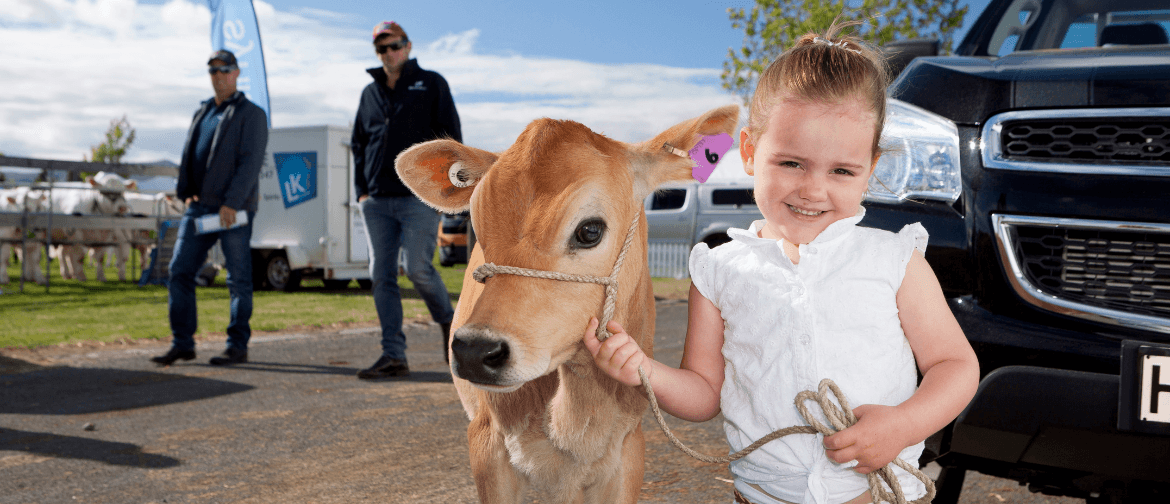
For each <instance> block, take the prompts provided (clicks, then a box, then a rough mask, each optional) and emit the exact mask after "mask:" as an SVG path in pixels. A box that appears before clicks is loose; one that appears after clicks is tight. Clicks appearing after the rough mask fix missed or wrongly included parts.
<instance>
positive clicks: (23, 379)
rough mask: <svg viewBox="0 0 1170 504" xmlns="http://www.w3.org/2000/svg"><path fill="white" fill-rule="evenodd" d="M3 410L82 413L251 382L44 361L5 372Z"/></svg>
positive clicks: (225, 390) (238, 388)
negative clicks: (33, 368) (46, 363)
mask: <svg viewBox="0 0 1170 504" xmlns="http://www.w3.org/2000/svg"><path fill="white" fill-rule="evenodd" d="M0 383H2V384H3V387H0V413H12V414H22V415H81V414H86V413H99V412H104V411H114V410H125V409H134V408H145V407H148V406H158V405H161V404H174V403H181V402H187V401H195V400H199V399H206V398H209V397H216V396H222V395H227V394H235V393H238V392H243V391H246V390H251V389H252V388H253V387H252V386H251V385H244V384H241V383H233V382H228V381H222V380H213V379H209V378H198V377H189V376H183V375H179V374H169V373H155V372H150V371H132V370H125V369H107V368H75V367H45V368H41V369H39V370H36V371H29V372H25V373H22V374H17V375H7V376H3V377H0Z"/></svg>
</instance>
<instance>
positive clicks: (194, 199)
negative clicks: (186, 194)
mask: <svg viewBox="0 0 1170 504" xmlns="http://www.w3.org/2000/svg"><path fill="white" fill-rule="evenodd" d="M192 201H199V196H191V197H190V198H187V199H185V200H183V203H186V204H187V206H191V202H192Z"/></svg>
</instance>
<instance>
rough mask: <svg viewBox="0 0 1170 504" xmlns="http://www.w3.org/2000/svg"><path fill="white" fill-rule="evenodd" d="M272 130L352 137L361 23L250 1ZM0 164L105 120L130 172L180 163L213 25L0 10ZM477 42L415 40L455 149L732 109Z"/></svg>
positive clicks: (666, 122) (38, 1) (162, 15)
mask: <svg viewBox="0 0 1170 504" xmlns="http://www.w3.org/2000/svg"><path fill="white" fill-rule="evenodd" d="M255 5H256V10H257V18H258V19H259V21H260V30H261V33H262V36H263V42H264V54H265V61H266V66H267V69H268V89H269V95H270V96H271V104H272V123H273V125H274V126H275V127H285V126H305V125H316V124H340V125H347V124H349V123H350V121H352V119H353V115H354V113H355V111H356V109H357V102H358V97H359V96H360V94H361V90H362V88H363V87H365V86H366V85H367V84H368V83H369V82H370V78H369V76H368V75H367V74H366V73H365V69H366V68H368V67H372V66H376V65H377V64H378V60H377V59H376V58H375V56H374V53H373V50H372V49H371V46H370V44H369V42H368V39H367V37H368V35H367V34H366V28H365V25H366V23H365V22H364V21H363V20H362V19H360V18H358V17H356V16H350V15H347V14H341V13H335V12H329V11H324V10H320V9H301V10H298V11H281V10H277V9H275V8H274V7H273V6H272V5H271V4H269V3H267V2H264V1H262V0H257V1H256V2H255ZM0 27H3V29H2V30H0V46H2V47H21V48H22V49H21V50H20V51H9V53H8V54H6V55H5V65H4V66H3V67H0V88H3V89H5V91H6V92H5V93H3V94H0V152H4V153H6V154H9V155H17V156H29V157H43V158H52V159H80V158H81V157H82V156H83V155H85V154H86V153H88V151H89V146H91V145H94V144H96V143H99V142H100V141H101V140H102V136H103V134H104V132H105V129H106V127H107V126H108V124H109V121H110V120H111V119H114V118H117V117H121V116H122V115H123V114H125V115H127V116H128V118H129V120H130V122H131V124H132V125H133V126H134V127H135V128H136V129H137V131H138V139H137V141H136V143H135V145H134V147H132V148H131V150H130V153H129V154H128V156H127V160H128V161H154V160H159V159H170V160H173V161H174V160H177V159H178V156H179V150H180V149H181V148H182V143H183V140H184V136H185V133H186V129H187V127H188V125H189V123H190V119H191V114H192V113H193V112H194V110H195V108H196V107H197V106H198V103H199V102H200V101H202V100H205V99H207V98H208V97H210V96H211V88H210V83H209V82H208V78H207V74H206V73H205V69H204V66H203V63H204V58H205V57H206V56H207V54H208V53H209V52H210V45H209V30H210V13H209V11H208V9H207V7H206V5H205V4H204V3H202V2H198V3H193V2H191V1H189V0H171V1H169V2H168V3H166V4H163V5H157V4H137V3H136V1H135V0H0ZM479 35H480V31H479V30H468V31H466V32H462V33H454V34H448V35H446V36H444V37H442V38H440V39H438V40H435V41H429V42H427V41H416V44H415V47H414V53H413V54H412V56H415V57H417V58H418V61H419V63H420V65H421V66H423V67H424V68H427V69H431V70H435V71H438V72H440V73H441V74H443V76H444V77H445V78H446V79H447V80H448V82H449V83H450V85H451V88H452V91H453V93H454V95H455V100H456V106H457V107H458V109H459V113H460V118H461V120H462V123H463V132H464V141H465V142H466V143H468V144H469V145H473V146H476V147H480V148H484V149H489V150H502V149H504V148H506V147H507V146H508V145H509V144H510V143H511V142H512V141H513V140H515V138H516V136H517V135H519V133H520V132H521V131H522V130H523V128H524V126H525V125H526V124H527V123H528V122H530V121H532V120H533V119H536V118H539V117H553V118H558V119H573V120H576V121H580V122H582V123H584V124H586V125H588V126H590V127H591V128H593V129H594V130H595V131H598V132H601V133H604V134H606V135H608V136H610V137H612V138H615V139H618V140H623V141H640V140H645V139H647V138H649V137H650V136H652V135H653V134H655V133H657V132H658V131H660V130H662V129H665V128H667V127H669V126H670V125H672V124H674V123H676V122H678V121H681V120H684V119H686V118H689V117H692V116H695V115H698V114H700V113H702V112H703V111H705V110H707V109H710V108H713V107H717V106H721V105H725V104H728V103H734V102H735V101H736V98H735V97H733V96H731V95H729V94H727V93H725V92H723V91H722V90H721V89H720V88H719V86H718V83H717V81H718V73H719V70H718V69H685V68H672V67H665V66H659V65H650V64H645V65H605V64H598V63H588V62H582V61H573V60H563V59H550V58H534V57H526V56H523V48H517V49H516V51H515V52H516V53H518V54H513V55H491V54H479V53H477V52H476V40H477V38H478V37H479Z"/></svg>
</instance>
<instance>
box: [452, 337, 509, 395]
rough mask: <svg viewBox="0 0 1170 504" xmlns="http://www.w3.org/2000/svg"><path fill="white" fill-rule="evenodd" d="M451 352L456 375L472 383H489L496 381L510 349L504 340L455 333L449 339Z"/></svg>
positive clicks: (505, 363) (506, 361)
mask: <svg viewBox="0 0 1170 504" xmlns="http://www.w3.org/2000/svg"><path fill="white" fill-rule="evenodd" d="M451 354H452V356H453V357H454V362H453V364H454V366H453V367H454V368H455V374H456V375H458V376H459V377H460V378H463V379H464V380H467V381H470V382H473V383H483V384H489V385H490V384H494V383H495V382H496V380H497V379H498V378H499V374H500V371H502V370H503V368H504V367H505V366H506V365H507V364H508V358H509V357H510V356H511V351H510V350H509V349H508V343H507V342H505V341H501V340H496V339H486V338H482V337H475V336H473V337H460V336H459V334H458V333H456V334H455V335H454V336H453V338H452V339H451Z"/></svg>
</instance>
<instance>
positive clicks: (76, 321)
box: [0, 259, 690, 348]
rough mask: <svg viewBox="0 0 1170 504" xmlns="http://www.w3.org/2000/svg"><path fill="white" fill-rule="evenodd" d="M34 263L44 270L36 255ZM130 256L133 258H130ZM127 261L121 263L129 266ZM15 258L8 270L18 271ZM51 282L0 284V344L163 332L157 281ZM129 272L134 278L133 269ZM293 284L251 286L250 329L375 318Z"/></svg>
mask: <svg viewBox="0 0 1170 504" xmlns="http://www.w3.org/2000/svg"><path fill="white" fill-rule="evenodd" d="M41 264H42V265H41V269H42V271H43V270H44V262H43V260H42V263H41ZM132 264H136V263H132ZM465 267H466V265H457V266H455V267H451V268H445V267H442V266H439V265H438V262H437V259H436V263H435V268H436V269H437V270H438V271H439V274H440V275H441V276H442V277H443V282H444V283H445V284H446V285H447V290H448V292H450V293H451V294H452V301H451V302H452V304H454V303H455V302H456V296H458V293H459V292H460V290H462V285H463V273H464V268H465ZM130 269H131V268H130V267H127V270H130ZM19 272H20V270H19V266H18V265H13V266H10V267H9V275H13V274H14V273H15V274H16V275H19ZM50 273H51V275H52V277H51V278H52V282H51V285H50V287H49V289H48V291H47V292H46V289H45V287H43V286H40V285H36V284H33V283H25V286H24V292H23V293H22V292H20V291H19V283H18V282H19V277H18V276H15V277H14V278H13V280H14V282H13V283H10V284H8V285H2V286H0V290H2V291H3V294H0V321H3V322H2V323H0V348H10V347H41V346H48V345H57V344H62V343H76V342H81V341H105V342H111V341H119V340H136V339H166V338H170V326H169V324H168V322H167V290H166V287H164V286H161V285H150V286H145V287H138V286H137V284H136V283H134V282H129V281H128V282H119V281H117V278H118V277H117V272H116V271H115V270H114V269H113V268H107V269H106V278H107V279H112V281H108V282H106V283H99V282H96V281H94V280H92V279H93V278H94V269H93V267H92V266H91V265H89V264H88V261H87V265H86V275H87V278H89V279H90V280H89V281H87V282H78V281H75V280H62V279H61V276H60V273H59V270H58V268H57V265H56V263H54V264H53V268H52V269H51V271H50ZM131 276H134V278H135V280H136V279H137V276H136V275H131ZM224 282H225V274H224V273H223V272H220V275H219V276H218V277H216V280H215V283H214V284H213V285H211V286H208V287H198V288H196V289H195V295H196V300H197V304H198V310H199V333H198V334H197V336H208V335H211V334H222V333H223V331H224V330H225V328H226V327H227V323H228V291H227V287H226V285H225V283H224ZM653 283H654V292H655V293H656V294H657V295H659V296H660V297H666V298H671V299H686V295H687V289H688V288H689V285H690V281H689V280H674V279H662V278H655V279H654V280H653ZM398 285H399V286H400V287H401V288H402V295H403V300H402V305H403V316H404V318H406V319H412V318H420V317H421V318H426V319H429V318H430V315H429V312H428V311H427V309H426V306H425V305H424V304H423V301H422V300H421V299H420V298H419V297H418V293H417V292H416V291H414V288H413V284H411V282H410V280H408V279H407V278H406V277H399V278H398ZM301 286H302V288H301V290H300V291H298V292H274V291H256V292H255V294H254V296H253V310H252V320H251V324H252V330H253V331H257V332H260V331H286V330H291V329H296V328H306V329H310V328H325V327H341V326H345V325H351V324H352V325H363V324H365V325H368V324H376V323H377V321H378V315H377V313H376V312H375V310H374V299H373V297H372V296H371V295H370V292H369V291H367V290H362V289H359V288H358V287H357V284H356V282H351V283H350V288H349V289H345V290H325V288H324V284H323V283H322V282H321V280H317V279H307V280H304V281H302V283H301Z"/></svg>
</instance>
